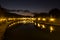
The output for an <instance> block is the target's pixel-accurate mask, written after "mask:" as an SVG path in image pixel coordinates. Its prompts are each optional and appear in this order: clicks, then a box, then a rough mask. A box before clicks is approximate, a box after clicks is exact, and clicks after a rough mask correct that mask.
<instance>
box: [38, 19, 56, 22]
mask: <svg viewBox="0 0 60 40" xmlns="http://www.w3.org/2000/svg"><path fill="white" fill-rule="evenodd" d="M38 20H43V21H46V18H42V19H41V18H38ZM49 21H51V22H54V21H55V18H49Z"/></svg>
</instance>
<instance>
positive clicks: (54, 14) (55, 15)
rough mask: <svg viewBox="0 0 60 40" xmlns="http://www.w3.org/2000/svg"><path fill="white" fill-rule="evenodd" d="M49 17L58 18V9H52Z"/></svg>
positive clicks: (59, 10)
mask: <svg viewBox="0 0 60 40" xmlns="http://www.w3.org/2000/svg"><path fill="white" fill-rule="evenodd" d="M49 15H51V16H53V17H59V16H60V9H57V8H54V9H51V10H50V11H49Z"/></svg>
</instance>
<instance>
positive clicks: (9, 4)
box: [0, 0, 60, 12]
mask: <svg viewBox="0 0 60 40" xmlns="http://www.w3.org/2000/svg"><path fill="white" fill-rule="evenodd" d="M0 3H1V5H2V7H4V8H7V9H22V10H29V11H32V12H48V11H49V10H50V9H52V8H59V9H60V1H59V0H1V1H0Z"/></svg>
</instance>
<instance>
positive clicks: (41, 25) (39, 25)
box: [35, 23, 54, 32]
mask: <svg viewBox="0 0 60 40" xmlns="http://www.w3.org/2000/svg"><path fill="white" fill-rule="evenodd" d="M35 25H37V26H38V27H39V28H40V27H42V28H43V29H45V28H46V26H45V25H44V24H39V23H38V24H36V23H35ZM49 29H50V32H53V31H54V27H53V26H50V27H49Z"/></svg>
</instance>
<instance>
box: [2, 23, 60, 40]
mask: <svg viewBox="0 0 60 40" xmlns="http://www.w3.org/2000/svg"><path fill="white" fill-rule="evenodd" d="M3 40H60V26H56V25H42V24H41V25H39V24H38V25H34V24H32V23H28V24H22V23H20V24H16V25H13V26H12V27H9V28H7V29H6V32H5V34H4V39H3Z"/></svg>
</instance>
